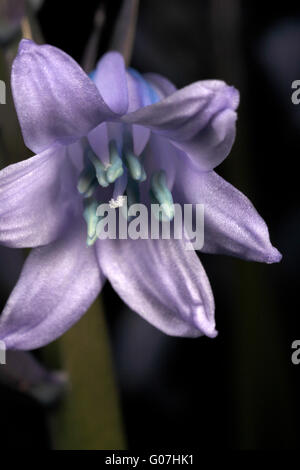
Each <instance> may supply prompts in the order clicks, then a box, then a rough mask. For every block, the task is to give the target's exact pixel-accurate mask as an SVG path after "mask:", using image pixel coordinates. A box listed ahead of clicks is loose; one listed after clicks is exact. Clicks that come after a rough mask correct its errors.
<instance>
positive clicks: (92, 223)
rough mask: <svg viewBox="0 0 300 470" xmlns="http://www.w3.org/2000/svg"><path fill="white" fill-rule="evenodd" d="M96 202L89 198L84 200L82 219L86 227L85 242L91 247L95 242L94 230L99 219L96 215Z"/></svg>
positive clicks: (95, 234)
mask: <svg viewBox="0 0 300 470" xmlns="http://www.w3.org/2000/svg"><path fill="white" fill-rule="evenodd" d="M97 207H98V202H97V201H96V200H95V199H92V198H89V199H85V200H84V211H83V217H84V219H85V221H86V225H87V240H86V244H87V245H88V246H92V245H93V244H94V243H95V241H96V240H97V233H96V228H97V224H98V222H99V217H98V216H97V215H96V212H97Z"/></svg>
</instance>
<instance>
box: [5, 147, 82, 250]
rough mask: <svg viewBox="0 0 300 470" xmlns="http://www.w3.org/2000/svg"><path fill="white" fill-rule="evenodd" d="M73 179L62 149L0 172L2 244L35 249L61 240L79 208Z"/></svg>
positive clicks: (64, 151) (53, 149) (64, 150)
mask: <svg viewBox="0 0 300 470" xmlns="http://www.w3.org/2000/svg"><path fill="white" fill-rule="evenodd" d="M74 177H75V175H74V173H73V166H72V165H71V163H70V161H69V160H68V158H67V157H66V149H65V147H62V146H56V147H53V148H51V149H49V150H45V151H44V152H42V153H41V154H39V155H35V156H34V157H32V158H29V159H27V160H24V161H22V162H20V163H16V164H14V165H10V166H8V167H6V168H4V169H3V170H2V171H1V172H0V243H1V244H3V245H6V246H11V247H14V248H21V247H34V246H39V245H45V244H47V243H50V242H52V241H53V240H55V239H56V238H58V237H59V235H60V234H61V233H62V231H63V230H64V228H65V226H66V224H67V223H68V220H69V217H70V215H71V213H72V211H73V209H74V208H75V206H76V192H75V191H74V188H75V187H76V183H75V182H74ZM73 193H74V194H73Z"/></svg>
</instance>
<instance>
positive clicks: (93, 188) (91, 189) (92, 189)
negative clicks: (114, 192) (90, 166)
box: [83, 177, 98, 198]
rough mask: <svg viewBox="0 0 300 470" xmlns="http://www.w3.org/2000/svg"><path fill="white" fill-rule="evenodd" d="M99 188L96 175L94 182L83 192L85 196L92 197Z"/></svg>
mask: <svg viewBox="0 0 300 470" xmlns="http://www.w3.org/2000/svg"><path fill="white" fill-rule="evenodd" d="M97 188H98V180H97V178H96V177H94V179H93V181H92V183H91V184H90V186H89V188H88V189H87V190H86V191H85V193H84V194H83V197H84V198H88V197H92V195H93V194H94V192H95V191H96V189H97Z"/></svg>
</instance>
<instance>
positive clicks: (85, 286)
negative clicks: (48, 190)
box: [0, 221, 104, 350]
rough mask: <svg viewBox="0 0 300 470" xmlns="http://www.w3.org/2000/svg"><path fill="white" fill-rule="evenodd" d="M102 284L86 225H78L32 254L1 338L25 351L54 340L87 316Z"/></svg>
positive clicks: (3, 319)
mask: <svg viewBox="0 0 300 470" xmlns="http://www.w3.org/2000/svg"><path fill="white" fill-rule="evenodd" d="M103 280H104V278H103V276H102V274H101V273H100V270H99V267H98V263H97V260H96V256H95V250H94V249H93V248H88V247H87V246H86V244H85V227H84V224H83V223H81V221H80V224H79V225H78V224H77V225H75V224H73V225H72V226H70V227H69V231H68V232H67V233H66V234H65V236H64V237H63V238H60V239H59V240H57V241H56V242H54V243H52V244H51V245H48V246H45V247H40V248H35V249H34V250H32V252H31V253H30V255H29V256H28V258H27V260H26V262H25V265H24V267H23V271H22V273H21V276H20V279H19V281H18V283H17V285H16V287H15V288H14V290H13V291H12V294H11V296H10V297H9V299H8V301H7V304H6V306H5V308H4V310H3V313H2V315H1V316H0V338H1V340H2V341H4V342H5V344H6V347H7V348H8V349H23V350H26V349H34V348H38V347H41V346H43V345H45V344H47V343H49V342H51V341H53V340H54V339H55V338H57V337H58V336H60V335H61V334H63V333H64V332H65V331H66V330H67V329H68V328H70V327H71V326H72V325H73V324H74V323H75V322H76V321H77V320H79V318H80V317H81V316H82V315H83V314H84V313H85V312H86V310H87V309H88V308H89V306H90V304H91V303H92V302H93V300H94V299H95V297H96V296H97V295H98V293H99V291H100V289H101V286H102V284H103Z"/></svg>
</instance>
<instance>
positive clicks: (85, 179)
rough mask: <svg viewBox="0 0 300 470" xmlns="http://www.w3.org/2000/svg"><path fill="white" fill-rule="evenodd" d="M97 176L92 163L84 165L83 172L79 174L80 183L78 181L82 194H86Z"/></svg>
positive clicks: (78, 187)
mask: <svg viewBox="0 0 300 470" xmlns="http://www.w3.org/2000/svg"><path fill="white" fill-rule="evenodd" d="M94 178H95V169H94V167H93V166H92V165H91V164H90V165H87V166H85V167H84V169H83V170H82V172H81V173H80V175H79V179H78V183H77V190H78V192H79V193H80V194H85V193H86V192H87V191H88V190H89V188H90V186H91V184H92V183H93V181H94Z"/></svg>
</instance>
